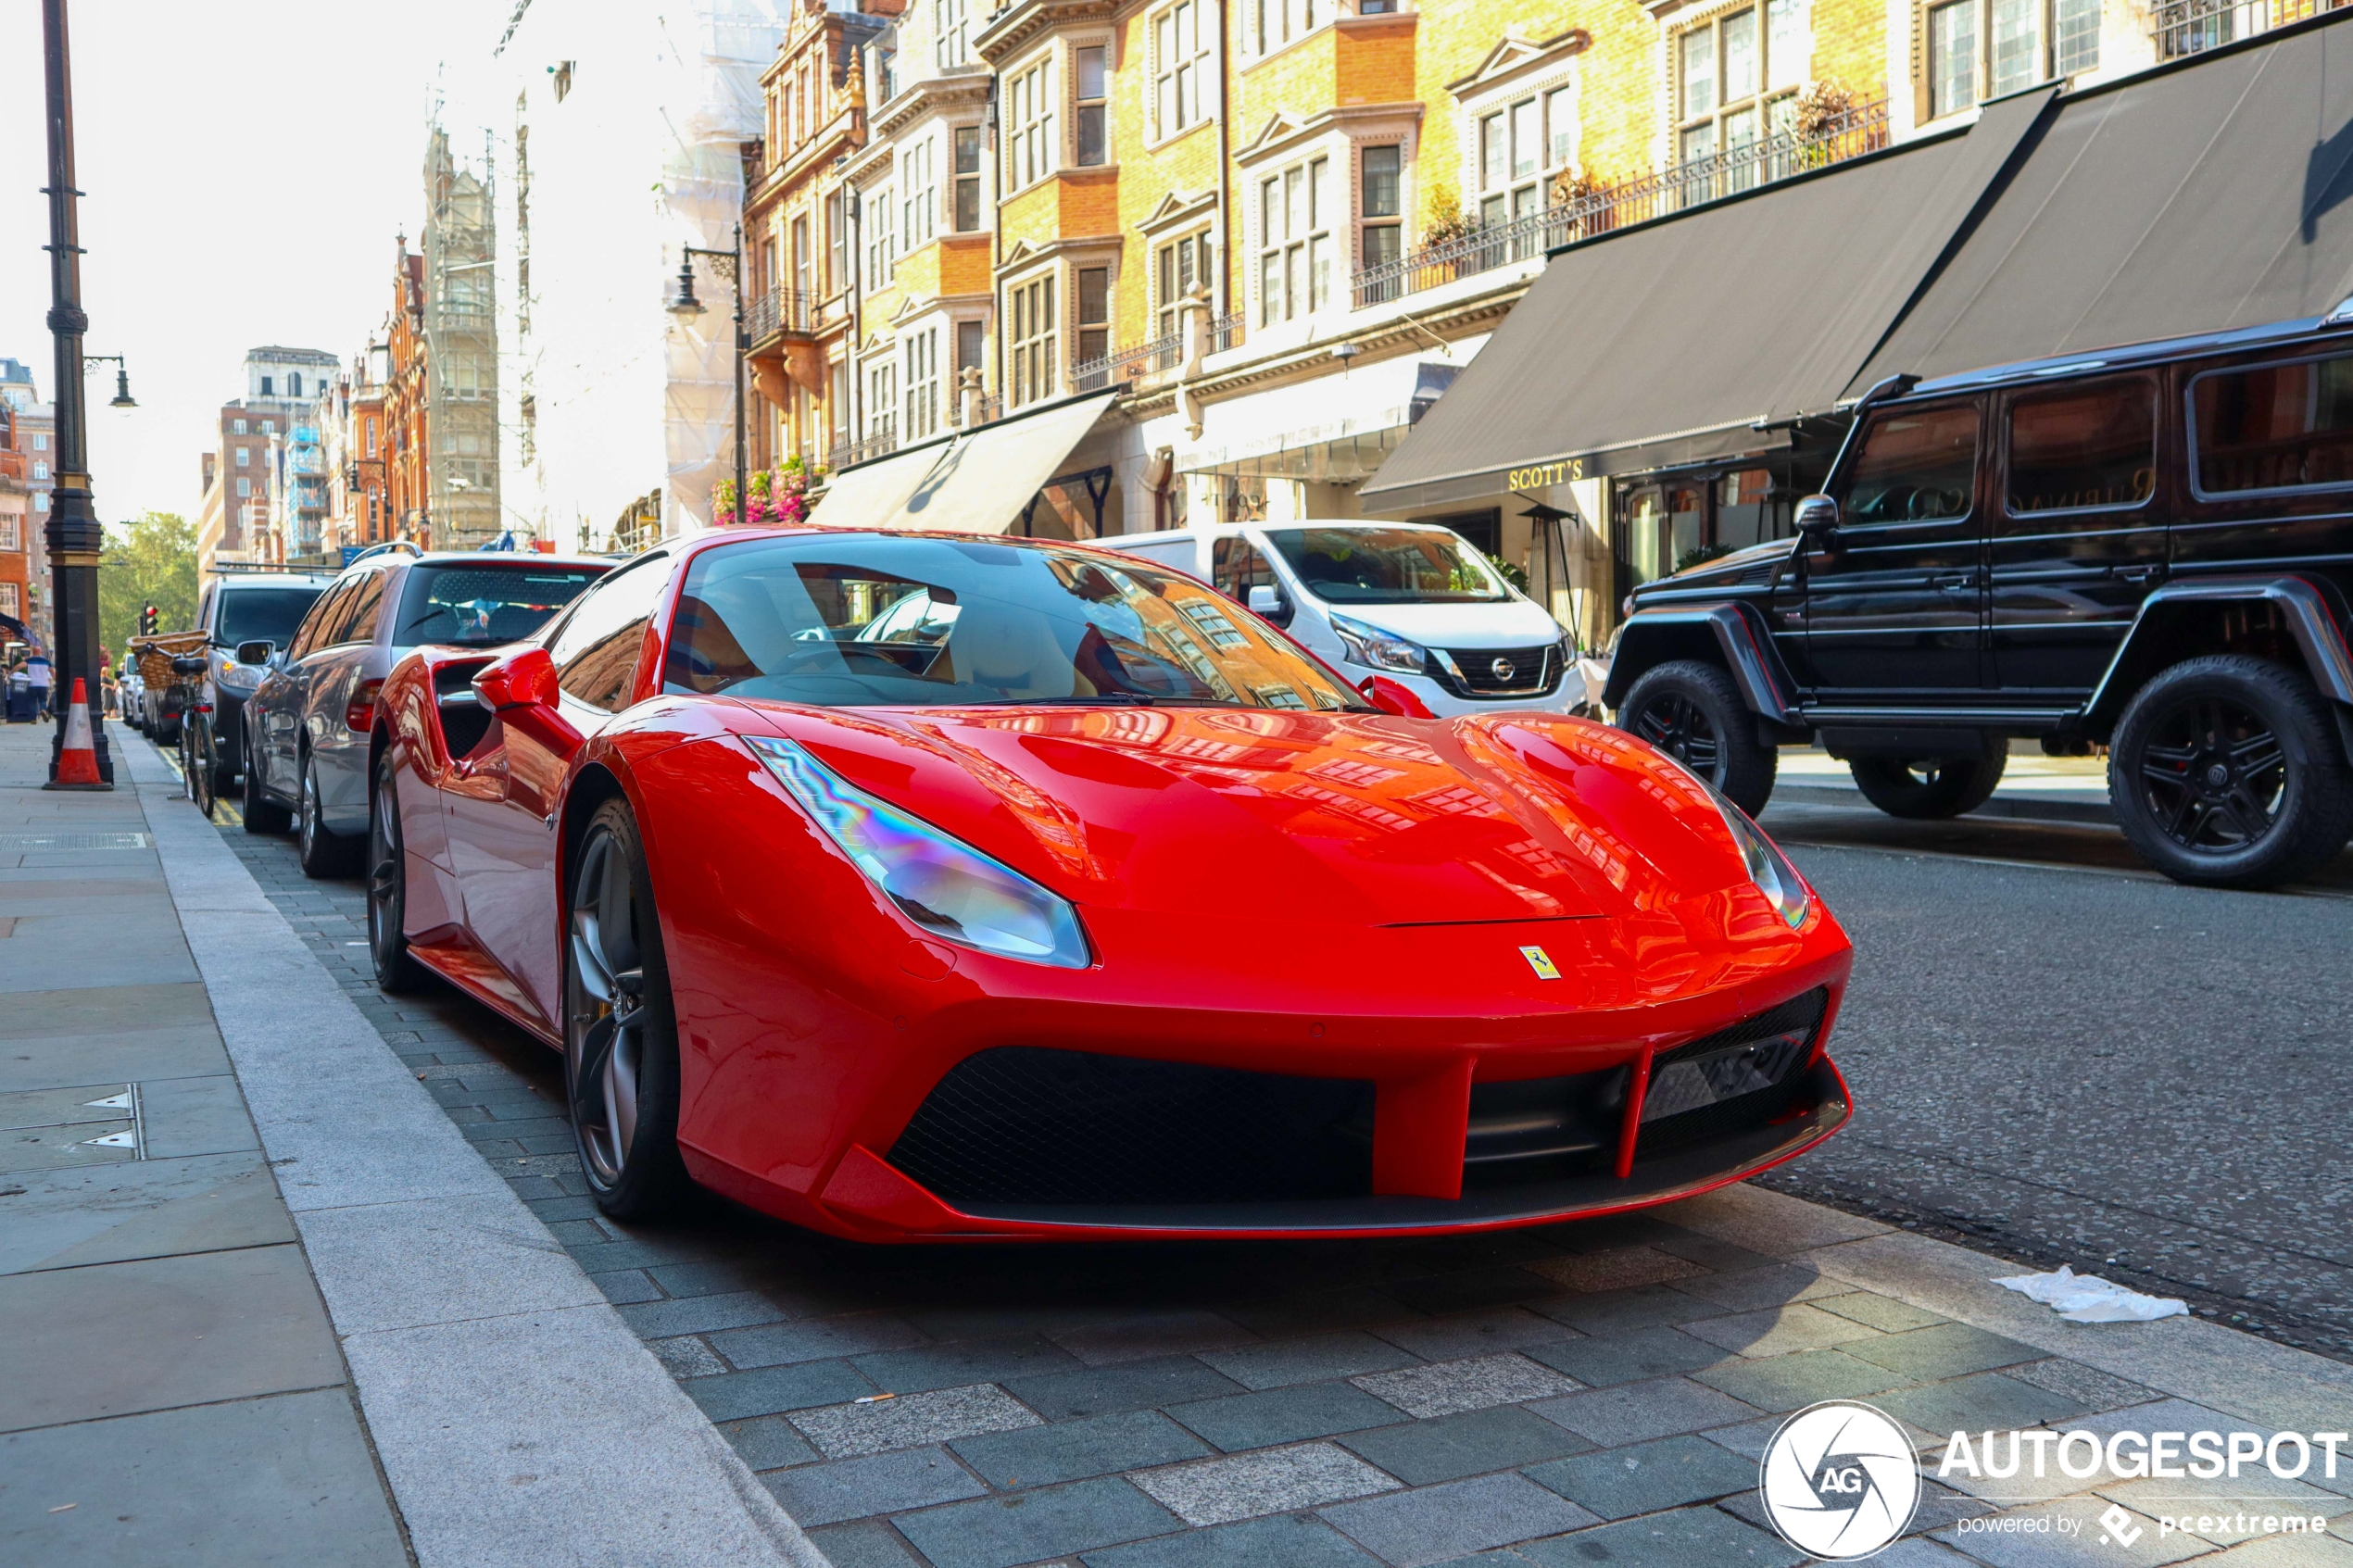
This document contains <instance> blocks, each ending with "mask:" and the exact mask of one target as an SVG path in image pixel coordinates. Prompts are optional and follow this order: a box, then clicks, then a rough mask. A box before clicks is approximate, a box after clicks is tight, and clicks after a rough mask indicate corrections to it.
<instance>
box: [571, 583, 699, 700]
mask: <svg viewBox="0 0 2353 1568" xmlns="http://www.w3.org/2000/svg"><path fill="white" fill-rule="evenodd" d="M669 581H670V562H669V558H668V557H667V556H640V557H638V558H636V559H635V560H634V561H632V562H631V563H630V564H629V565H627V566H625V567H623V568H622V569H621V570H620V571H616V572H614V573H613V574H612V575H611V576H610V577H608V578H606V579H605V580H604V581H603V582H601V583H598V584H597V585H596V586H595V587H593V588H591V589H589V590H588V592H586V593H585V594H583V595H582V596H580V602H579V603H578V604H577V605H575V606H574V607H573V612H572V614H571V615H569V616H568V617H566V618H565V620H564V623H563V625H562V626H561V627H560V629H559V630H558V631H557V633H556V638H555V641H554V642H552V643H550V644H549V645H548V647H547V652H548V655H549V657H551V658H553V659H555V661H556V684H559V685H560V686H561V687H562V688H563V689H564V691H565V692H566V693H568V694H569V695H570V696H573V697H574V698H576V699H578V700H579V701H581V702H585V703H586V704H587V705H588V706H589V707H591V708H601V709H604V710H605V711H606V712H608V713H610V712H612V711H613V710H614V709H618V708H619V707H621V705H622V704H623V703H624V702H626V701H628V700H629V678H630V676H631V675H633V674H635V672H636V669H637V649H638V646H639V645H640V644H642V643H643V642H644V641H645V637H646V625H647V622H648V621H651V620H652V619H653V614H654V604H655V601H656V600H658V599H660V598H661V590H662V585H663V584H664V583H668V582H669Z"/></svg>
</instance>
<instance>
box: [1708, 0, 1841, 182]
mask: <svg viewBox="0 0 2353 1568" xmlns="http://www.w3.org/2000/svg"><path fill="white" fill-rule="evenodd" d="M1805 37H1806V32H1805V19H1804V18H1803V17H1802V16H1801V15H1800V13H1799V10H1798V0H1765V3H1764V4H1763V5H1761V6H1750V7H1748V8H1747V9H1745V10H1740V11H1734V12H1732V13H1730V15H1728V16H1723V17H1719V18H1718V19H1716V20H1714V21H1712V22H1708V23H1706V24H1705V25H1703V26H1700V27H1695V28H1693V29H1692V30H1691V31H1688V32H1685V33H1682V34H1680V36H1678V37H1677V39H1676V40H1675V57H1676V63H1677V64H1678V66H1679V67H1680V71H1679V72H1678V74H1679V76H1680V82H1679V87H1680V102H1679V104H1678V106H1677V109H1676V127H1677V130H1676V144H1675V155H1676V161H1678V162H1679V163H1696V162H1698V161H1700V160H1701V159H1703V158H1708V157H1715V156H1716V155H1717V154H1718V153H1722V154H1726V155H1738V154H1739V153H1740V152H1742V151H1743V149H1746V148H1750V147H1754V146H1755V144H1757V143H1758V142H1760V141H1763V140H1764V139H1765V138H1767V137H1768V136H1770V135H1772V134H1773V133H1774V132H1777V131H1781V130H1785V129H1787V128H1788V126H1789V125H1790V123H1791V122H1792V121H1793V119H1794V118H1795V117H1796V113H1797V89H1798V87H1799V85H1800V84H1801V83H1802V82H1804V81H1805V79H1806V66H1807V63H1808V60H1807V53H1806V42H1805ZM1753 184H1755V170H1753V169H1745V168H1743V169H1737V170H1735V171H1733V172H1732V173H1730V175H1728V177H1727V179H1726V180H1725V181H1724V182H1722V185H1721V188H1720V189H1719V188H1718V182H1714V181H1710V182H1708V184H1707V186H1706V187H1705V189H1702V190H1699V191H1687V192H1686V193H1684V199H1685V200H1687V201H1690V200H1701V201H1704V200H1705V199H1707V198H1708V197H1709V196H1712V195H1719V194H1729V193H1730V192H1732V191H1740V190H1746V189H1747V188H1748V187H1749V186H1751V185H1753Z"/></svg>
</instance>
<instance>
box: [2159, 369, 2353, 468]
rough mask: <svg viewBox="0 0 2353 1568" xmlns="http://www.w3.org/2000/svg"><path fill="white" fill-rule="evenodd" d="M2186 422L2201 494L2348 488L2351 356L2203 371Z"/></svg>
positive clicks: (2352, 440)
mask: <svg viewBox="0 0 2353 1568" xmlns="http://www.w3.org/2000/svg"><path fill="white" fill-rule="evenodd" d="M2190 423H2191V428H2192V432H2193V438H2194V440H2195V442H2196V453H2197V458H2196V461H2197V467H2196V470H2194V471H2195V472H2196V476H2197V488H2198V489H2199V490H2200V491H2201V492H2203V493H2204V494H2207V495H2230V494H2233V493H2236V492H2240V491H2252V490H2300V489H2318V488H2321V487H2323V486H2335V485H2346V484H2353V354H2339V355H2334V356H2333V357H2331V358H2326V359H2303V360H2298V361H2296V362H2295V363H2293V364H2285V365H2249V366H2246V367H2245V368H2243V369H2240V370H2209V371H2208V372H2207V373H2206V374H2204V375H2202V376H2200V377H2198V378H2197V379H2196V381H2194V382H2192V383H2190Z"/></svg>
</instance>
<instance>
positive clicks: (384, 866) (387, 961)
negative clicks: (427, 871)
mask: <svg viewBox="0 0 2353 1568" xmlns="http://www.w3.org/2000/svg"><path fill="white" fill-rule="evenodd" d="M408 918H409V864H408V862H407V861H406V860H404V859H402V858H401V847H400V798H399V797H398V796H397V795H396V794H395V793H394V788H393V762H392V754H391V753H390V752H389V751H387V752H385V753H384V756H382V757H381V758H378V759H377V760H376V775H375V787H374V788H372V789H371V790H370V791H369V792H368V959H369V961H370V963H371V965H372V966H373V967H374V969H375V972H376V988H377V989H378V990H380V991H384V992H388V993H390V994H391V995H393V996H396V997H397V996H406V995H407V994H409V992H411V991H418V990H422V989H423V988H424V984H425V969H424V965H422V964H421V963H419V962H418V961H417V960H415V959H413V958H411V957H409V935H408V933H407V931H406V930H405V929H404V927H405V925H406V923H407V921H408Z"/></svg>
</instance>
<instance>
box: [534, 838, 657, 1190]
mask: <svg viewBox="0 0 2353 1568" xmlns="http://www.w3.org/2000/svg"><path fill="white" fill-rule="evenodd" d="M564 936H565V940H564V1082H565V1085H566V1087H567V1089H568V1090H569V1091H570V1098H571V1101H572V1130H573V1142H574V1143H575V1144H576V1145H577V1146H578V1147H579V1149H580V1164H581V1168H582V1170H583V1171H584V1172H585V1173H586V1175H587V1178H588V1191H589V1196H590V1197H592V1198H595V1199H596V1200H597V1207H598V1208H599V1209H601V1210H604V1211H605V1212H606V1213H608V1214H610V1215H613V1216H614V1217H615V1218H617V1219H635V1218H640V1217H643V1216H646V1215H650V1214H654V1213H658V1212H660V1211H661V1210H663V1209H666V1208H668V1207H670V1206H671V1205H672V1204H673V1203H675V1202H676V1201H677V1199H678V1198H679V1197H680V1196H681V1194H682V1193H683V1192H684V1191H685V1190H686V1185H687V1184H686V1168H685V1166H684V1165H683V1164H682V1163H681V1162H680V1160H679V1158H678V1033H677V1020H676V1018H675V1017H674V1015H673V1012H672V1010H671V1001H670V972H669V968H668V966H667V965H666V964H665V963H664V962H663V960H662V950H661V925H660V924H659V922H657V921H656V920H655V918H654V902H653V889H652V884H651V880H650V878H648V875H647V872H646V856H645V850H644V848H643V847H642V846H641V845H640V844H639V842H638V838H637V824H636V822H635V820H633V819H632V818H631V816H630V813H629V808H628V806H627V804H626V803H625V802H623V801H619V800H609V801H607V802H605V804H604V805H602V806H600V807H598V809H597V814H596V815H595V816H594V817H592V818H590V819H589V822H588V831H587V833H586V834H584V835H583V836H582V838H581V843H580V852H579V854H578V856H577V857H575V858H574V859H573V874H572V885H571V890H570V897H568V898H567V899H566V900H565V909H564Z"/></svg>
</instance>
